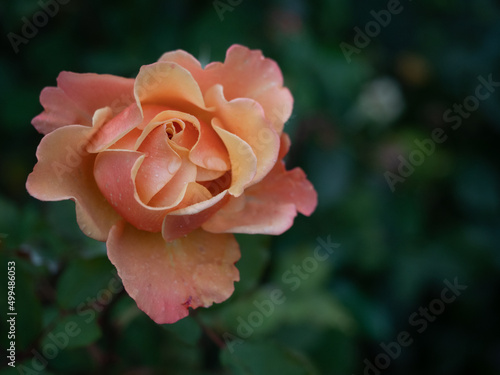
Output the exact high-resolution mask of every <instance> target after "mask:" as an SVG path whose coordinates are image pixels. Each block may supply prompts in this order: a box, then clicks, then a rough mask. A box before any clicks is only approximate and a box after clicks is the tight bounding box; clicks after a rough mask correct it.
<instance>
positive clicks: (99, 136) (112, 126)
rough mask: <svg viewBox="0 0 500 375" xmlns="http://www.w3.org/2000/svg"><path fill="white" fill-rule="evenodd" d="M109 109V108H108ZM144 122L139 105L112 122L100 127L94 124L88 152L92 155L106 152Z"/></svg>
mask: <svg viewBox="0 0 500 375" xmlns="http://www.w3.org/2000/svg"><path fill="white" fill-rule="evenodd" d="M108 108H109V107H108ZM141 122H142V113H141V111H140V109H139V107H138V106H137V104H135V103H134V104H131V105H130V106H128V107H127V108H126V109H124V110H123V111H122V112H120V113H119V114H118V115H117V116H115V117H113V118H112V119H111V120H110V121H107V122H106V123H103V124H102V125H100V126H96V124H94V126H93V127H94V134H93V135H92V139H91V140H90V142H89V146H88V147H87V150H88V151H89V152H92V153H96V152H100V151H102V150H105V149H106V148H108V147H109V146H111V145H112V144H114V143H116V142H117V141H118V140H119V139H121V138H123V136H124V135H125V134H127V133H128V132H130V131H132V130H133V129H135V128H136V127H137V126H138V125H139V124H140V123H141Z"/></svg>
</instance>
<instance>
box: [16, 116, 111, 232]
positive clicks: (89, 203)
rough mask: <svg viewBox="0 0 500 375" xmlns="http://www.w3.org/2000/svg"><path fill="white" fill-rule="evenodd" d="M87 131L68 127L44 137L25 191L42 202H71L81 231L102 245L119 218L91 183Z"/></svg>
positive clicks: (91, 174) (93, 182)
mask: <svg viewBox="0 0 500 375" xmlns="http://www.w3.org/2000/svg"><path fill="white" fill-rule="evenodd" d="M90 131H91V128H88V127H86V126H80V125H70V126H65V127H62V128H59V129H56V130H54V131H52V132H51V133H50V134H47V135H46V136H45V137H44V138H43V139H42V141H41V142H40V145H39V146H38V149H37V158H38V163H37V164H36V165H35V168H34V170H33V172H32V173H31V174H30V175H29V176H28V180H27V182H26V188H27V190H28V192H29V193H30V194H31V195H32V196H33V197H35V198H37V199H40V200H44V201H58V200H64V199H74V200H75V203H76V213H77V221H78V224H79V226H80V228H81V230H82V231H83V232H84V233H85V234H86V235H87V236H89V237H91V238H94V239H96V240H99V241H104V240H106V238H107V236H108V232H109V230H110V228H111V226H112V225H113V224H114V223H115V222H116V221H118V220H119V216H118V214H117V213H116V212H115V211H114V210H113V208H112V207H111V206H110V205H109V204H108V202H107V201H106V199H105V198H104V197H103V195H102V194H101V192H100V191H99V188H98V187H97V185H96V183H95V181H94V178H93V168H94V160H95V155H92V154H89V153H88V152H87V151H85V147H86V142H87V139H88V135H89V133H90Z"/></svg>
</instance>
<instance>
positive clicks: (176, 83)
mask: <svg viewBox="0 0 500 375" xmlns="http://www.w3.org/2000/svg"><path fill="white" fill-rule="evenodd" d="M134 93H135V97H136V100H137V104H138V105H139V106H143V105H146V104H156V105H166V106H168V107H170V108H177V109H185V108H189V109H192V107H193V106H192V105H193V104H194V105H195V106H197V107H199V108H205V102H204V100H203V95H202V94H201V91H200V87H199V86H198V83H197V82H196V81H195V80H194V79H193V76H192V75H191V73H189V71H187V70H186V69H184V68H183V67H181V66H180V65H177V64H175V63H170V62H158V63H154V64H151V65H145V66H143V67H142V68H141V70H140V71H139V74H138V75H137V78H136V80H135V86H134ZM186 105H187V107H186Z"/></svg>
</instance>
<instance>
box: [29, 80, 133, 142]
mask: <svg viewBox="0 0 500 375" xmlns="http://www.w3.org/2000/svg"><path fill="white" fill-rule="evenodd" d="M57 85H58V87H46V88H45V89H43V90H42V93H41V95H40V102H41V104H42V106H43V107H44V111H43V112H42V113H41V114H40V115H38V116H36V117H35V118H34V119H33V121H32V123H33V126H34V127H35V128H36V129H37V130H38V131H39V132H40V133H42V134H47V133H50V132H51V131H53V130H55V129H57V128H59V127H61V126H65V125H73V124H79V125H87V126H90V125H91V121H92V116H93V115H94V112H95V111H96V110H98V109H99V108H102V107H111V108H112V109H113V112H114V113H115V114H116V113H118V112H119V111H121V110H122V109H123V108H124V107H126V106H128V105H129V104H131V103H132V102H133V100H134V97H133V86H134V80H133V79H128V78H122V77H117V76H112V75H108V74H94V73H86V74H78V73H71V72H61V73H60V74H59V77H58V78H57Z"/></svg>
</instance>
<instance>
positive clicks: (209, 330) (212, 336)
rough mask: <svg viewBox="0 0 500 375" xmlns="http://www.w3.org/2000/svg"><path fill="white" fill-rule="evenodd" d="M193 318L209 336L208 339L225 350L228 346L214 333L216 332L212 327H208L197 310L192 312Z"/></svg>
mask: <svg viewBox="0 0 500 375" xmlns="http://www.w3.org/2000/svg"><path fill="white" fill-rule="evenodd" d="M191 316H192V317H193V319H194V320H195V321H196V323H198V325H199V326H200V327H201V329H202V330H203V332H205V334H206V335H207V337H208V338H209V339H210V340H211V341H212V342H213V343H214V344H215V345H217V346H218V347H219V349H224V348H225V347H226V344H225V343H224V341H222V339H221V338H220V337H219V336H218V335H217V334H216V333H215V332H214V330H213V329H212V328H211V327H208V326H207V325H206V324H205V323H203V321H202V320H201V318H200V317H199V315H198V312H197V311H196V310H192V311H191Z"/></svg>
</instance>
